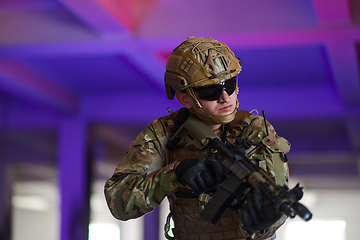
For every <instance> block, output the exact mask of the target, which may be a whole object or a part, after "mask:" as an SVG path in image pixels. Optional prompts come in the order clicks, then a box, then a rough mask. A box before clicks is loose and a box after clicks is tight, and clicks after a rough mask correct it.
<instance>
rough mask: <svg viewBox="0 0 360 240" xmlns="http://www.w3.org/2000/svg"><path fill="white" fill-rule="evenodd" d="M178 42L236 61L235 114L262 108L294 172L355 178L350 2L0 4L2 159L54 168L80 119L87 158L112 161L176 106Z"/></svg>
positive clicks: (356, 48) (355, 50)
mask: <svg viewBox="0 0 360 240" xmlns="http://www.w3.org/2000/svg"><path fill="white" fill-rule="evenodd" d="M189 36H203V37H212V38H215V39H218V40H220V41H222V42H224V43H226V44H227V45H228V46H229V47H230V48H231V49H232V50H233V51H234V52H235V54H236V55H237V57H240V58H241V59H242V61H243V72H242V73H241V74H240V76H239V83H240V94H239V101H240V108H242V109H245V110H249V111H250V110H252V109H258V110H259V111H261V110H265V111H266V113H267V118H268V120H269V121H270V122H271V123H273V125H274V126H275V128H276V129H277V131H278V133H279V135H281V136H284V137H285V138H287V139H288V140H289V141H290V142H291V143H292V152H291V153H290V155H289V156H290V158H291V159H292V163H291V164H292V165H293V168H292V169H294V170H293V171H294V173H295V174H337V175H351V176H358V175H359V161H360V160H359V159H360V155H359V150H360V120H359V119H360V79H359V68H360V63H359V59H360V4H359V3H358V1H357V0H328V1H323V0H302V1H287V0H272V1H261V2H260V1H246V0H226V1H218V0H206V1H205V0H196V1H194V0H181V1H180V0H131V1H117V0H88V1H81V0H2V1H1V2H0V132H1V139H2V140H3V142H5V144H3V147H2V148H3V152H5V153H7V152H12V150H11V147H14V146H20V147H21V146H22V147H21V148H23V149H27V148H30V149H32V150H31V151H34V149H36V150H37V151H40V152H41V154H40V155H39V154H38V153H37V154H38V155H36V154H35V153H34V155H32V156H34V157H33V158H34V159H39V158H47V159H54V157H50V156H49V154H50V153H49V151H50V150H49V149H53V151H56V147H54V145H56V129H57V126H58V123H59V120H60V119H62V118H66V117H80V118H83V119H85V120H86V121H88V122H89V123H90V124H91V125H92V126H93V127H94V128H93V131H94V133H95V135H96V137H97V144H98V147H97V148H96V149H97V150H96V153H97V156H98V157H99V158H102V157H105V158H113V157H114V156H115V155H116V156H117V157H114V159H116V161H118V160H119V159H120V157H121V156H119V155H118V154H122V153H123V151H125V149H126V148H127V147H128V146H129V144H130V143H131V141H132V140H133V138H134V137H135V136H136V135H137V134H138V133H139V131H141V130H142V129H143V128H144V127H145V126H146V124H147V123H148V122H150V121H151V120H153V119H154V118H156V117H159V116H162V115H165V114H167V111H166V109H167V107H172V108H173V109H174V110H176V109H177V108H179V107H180V105H179V104H178V103H176V102H171V101H169V100H167V99H166V96H165V90H164V86H163V74H164V69H165V63H166V59H167V56H168V55H169V54H170V52H171V51H172V49H173V48H175V47H176V46H177V45H178V44H179V43H180V42H181V41H182V40H184V39H185V38H187V37H189ZM34 131H35V132H36V131H37V134H34ZM49 136H50V137H51V136H52V140H50V141H49ZM54 139H55V140H54ZM34 142H36V144H35V143H34ZM51 143H52V144H51ZM49 145H51V147H49ZM99 149H107V150H106V151H105V150H104V151H105V152H106V153H104V151H101V150H99ZM116 149H120V150H118V151H116ZM29 151H30V150H29ZM112 153H114V154H115V155H114V156H113V155H112ZM17 154H20V153H17ZM104 154H105V155H104ZM5 155H6V156H8V155H11V154H10V153H9V154H8V155H7V154H5ZM24 155H26V154H24ZM50 155H51V154H50ZM12 156H13V155H12ZM41 156H43V157H41ZM17 158H19V159H20V160H19V161H27V160H26V159H27V158H26V157H25V156H22V155H21V154H20V155H19V156H18V157H17ZM29 159H32V158H29ZM29 161H30V160H29ZM34 161H35V160H34Z"/></svg>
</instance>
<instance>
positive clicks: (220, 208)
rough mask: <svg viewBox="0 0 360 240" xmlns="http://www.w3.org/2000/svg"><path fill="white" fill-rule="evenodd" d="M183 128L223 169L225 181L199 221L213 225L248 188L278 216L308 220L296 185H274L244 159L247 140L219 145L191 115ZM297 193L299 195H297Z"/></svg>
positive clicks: (201, 123) (206, 129)
mask: <svg viewBox="0 0 360 240" xmlns="http://www.w3.org/2000/svg"><path fill="white" fill-rule="evenodd" d="M265 122H266V119H265ZM183 127H184V128H185V129H186V130H187V134H189V136H190V139H194V140H193V141H194V143H195V141H197V143H196V144H199V143H200V144H201V145H203V146H208V147H210V148H211V149H212V150H213V152H214V153H216V155H215V158H216V160H217V161H219V162H221V164H222V165H223V167H224V168H225V169H226V175H225V176H226V179H225V180H224V181H223V182H222V183H221V184H219V186H218V189H217V191H216V192H215V194H214V195H213V196H212V198H211V199H210V201H209V202H208V203H207V204H206V205H205V207H204V210H203V211H202V212H201V213H200V217H201V218H202V219H203V220H205V221H208V222H211V223H213V224H215V223H216V222H217V221H218V220H219V218H220V217H221V215H222V214H223V213H224V211H225V210H226V208H228V207H229V206H231V203H232V202H233V201H234V200H235V199H237V198H239V197H242V196H243V195H244V191H245V190H246V189H248V188H258V189H260V191H261V192H262V194H263V195H264V196H265V197H266V198H267V199H268V200H269V201H270V203H271V204H272V205H273V207H274V208H275V209H276V211H278V212H280V213H282V214H285V215H287V216H289V217H291V218H294V217H295V216H296V215H298V216H299V217H301V218H302V219H304V220H305V221H309V220H310V219H311V217H312V214H311V212H310V211H309V210H308V209H307V208H306V207H305V206H304V205H302V204H301V203H299V202H298V201H299V199H300V198H301V196H302V190H301V189H302V188H300V187H299V184H297V185H296V187H294V188H293V189H292V190H289V188H288V187H286V186H280V185H276V183H275V182H274V181H273V180H272V179H271V178H270V177H269V176H268V175H267V173H266V172H265V171H264V170H262V169H261V168H259V167H258V166H256V165H255V164H254V163H253V162H251V160H250V159H249V158H248V157H247V156H246V154H245V150H246V149H248V148H249V147H250V146H251V145H252V143H251V142H250V141H246V140H245V141H242V142H241V144H231V143H229V142H227V143H223V142H222V141H221V140H220V138H219V137H218V136H217V135H216V134H215V133H214V132H213V131H211V130H210V129H209V128H208V127H207V126H206V125H205V124H204V123H203V122H202V121H201V120H200V119H198V118H197V117H195V116H191V117H189V118H188V119H187V120H186V122H185V123H184V125H183ZM299 192H300V193H301V196H298V195H299V194H297V193H299Z"/></svg>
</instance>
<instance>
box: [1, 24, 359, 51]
mask: <svg viewBox="0 0 360 240" xmlns="http://www.w3.org/2000/svg"><path fill="white" fill-rule="evenodd" d="M186 37H187V36H180V37H176V38H166V37H164V38H151V39H146V40H141V44H142V46H143V47H146V48H148V51H153V52H156V51H171V50H173V49H174V48H175V47H176V46H178V45H179V43H181V42H182V41H183V40H184V39H185V38H186ZM213 38H215V39H218V40H220V41H222V42H225V43H226V44H227V45H228V46H229V47H230V48H246V49H258V48H269V47H286V46H299V45H311V44H323V43H326V42H327V41H329V39H331V40H332V41H346V42H349V41H353V42H355V41H360V27H357V26H346V27H333V28H317V29H296V30H286V31H269V32H252V33H250V32H248V33H236V34H221V35H217V34H214V36H213ZM133 41H136V39H134V38H133V37H130V36H121V37H119V38H116V39H115V38H113V39H107V40H106V41H104V40H101V39H96V40H86V41H76V42H75V41H72V42H58V43H51V44H41V45H28V44H26V45H25V44H24V45H17V46H2V47H0V57H9V56H11V57H13V56H49V55H50V56H52V57H53V56H56V55H79V54H82V55H84V54H100V53H101V54H104V53H105V54H106V53H116V52H127V53H128V52H129V51H131V50H132V49H131V48H129V47H128V46H129V45H130V46H131V45H133V44H132V42H133Z"/></svg>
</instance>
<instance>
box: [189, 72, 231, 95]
mask: <svg viewBox="0 0 360 240" xmlns="http://www.w3.org/2000/svg"><path fill="white" fill-rule="evenodd" d="M236 80H237V77H233V78H231V79H229V80H226V81H225V82H221V83H219V84H213V85H210V86H206V87H198V88H193V90H194V91H196V92H197V93H198V97H199V98H200V99H203V100H207V101H215V100H218V99H219V98H220V96H221V95H222V93H223V91H226V93H227V94H228V95H229V96H230V95H231V94H233V92H234V91H235V89H236Z"/></svg>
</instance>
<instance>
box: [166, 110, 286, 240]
mask: <svg viewBox="0 0 360 240" xmlns="http://www.w3.org/2000/svg"><path fill="white" fill-rule="evenodd" d="M181 114H183V113H181ZM249 115H250V113H249V112H247V111H238V113H237V115H236V118H235V119H234V120H233V121H232V123H231V124H230V127H229V129H228V131H227V132H228V134H239V133H240V132H241V131H242V129H243V126H242V123H243V121H244V119H245V118H247V117H248V116H249ZM175 116H176V114H172V118H173V120H174V121H175V125H178V126H177V127H176V128H179V125H181V124H182V123H183V122H184V121H185V120H186V119H182V120H180V123H179V121H177V120H176V118H175ZM183 117H184V116H183ZM186 117H187V116H186V114H185V118H186ZM178 142H179V143H177V142H175V144H173V146H172V147H173V149H171V150H170V151H169V159H168V161H169V162H168V164H170V163H172V162H174V161H177V162H181V161H182V160H184V159H187V158H207V157H210V156H212V155H213V153H212V152H211V151H210V149H209V148H207V147H205V148H203V149H198V148H196V147H194V146H187V147H184V144H185V143H186V142H187V140H186V139H181V140H179V141H178ZM174 145H175V146H174ZM280 174H281V173H280ZM208 198H209V197H208V195H206V194H205V195H204V194H200V195H199V196H198V197H197V198H196V197H193V198H181V197H177V196H176V193H175V194H172V195H171V196H169V197H168V200H169V203H170V211H171V214H172V219H173V221H174V225H175V228H174V229H173V234H174V236H175V238H176V239H177V240H219V239H231V240H246V239H253V237H254V236H251V234H249V233H247V232H246V231H244V230H243V228H242V227H241V226H240V221H239V218H238V217H237V216H236V215H237V214H238V213H239V210H232V209H230V208H228V209H227V210H226V211H225V212H224V214H223V215H222V216H221V218H220V219H219V221H218V222H217V223H216V224H215V225H214V224H211V223H208V222H206V221H204V220H202V219H201V218H200V216H199V215H200V213H201V211H202V210H203V209H204V205H205V204H206V203H207V202H208V200H209V199H208ZM274 231H275V230H274ZM273 233H274V232H269V234H271V235H272V234H273ZM271 235H269V236H271Z"/></svg>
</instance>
